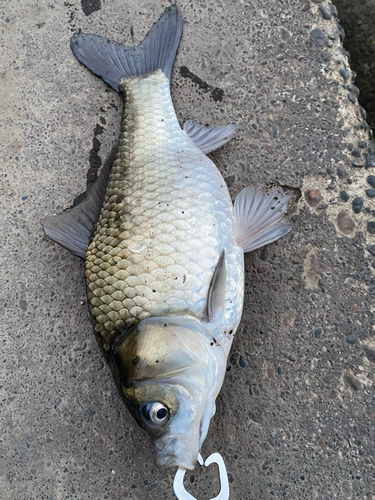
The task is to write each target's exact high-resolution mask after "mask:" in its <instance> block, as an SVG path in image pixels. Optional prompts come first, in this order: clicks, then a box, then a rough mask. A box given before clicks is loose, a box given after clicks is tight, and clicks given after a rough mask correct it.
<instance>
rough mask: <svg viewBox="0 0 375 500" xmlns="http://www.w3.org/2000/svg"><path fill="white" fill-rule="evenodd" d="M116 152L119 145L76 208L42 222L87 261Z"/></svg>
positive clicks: (53, 237)
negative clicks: (86, 256)
mask: <svg viewBox="0 0 375 500" xmlns="http://www.w3.org/2000/svg"><path fill="white" fill-rule="evenodd" d="M116 152H117V146H116V147H114V148H113V149H112V151H111V153H110V154H109V156H108V158H107V160H106V162H105V164H104V165H103V168H102V170H101V172H100V176H99V178H98V179H97V180H96V181H95V182H94V183H90V184H89V185H88V187H87V192H86V194H87V196H86V198H85V199H84V200H83V201H82V202H81V203H80V204H79V205H77V206H76V207H74V208H71V209H70V210H68V211H67V212H64V213H62V214H60V215H57V216H50V217H46V218H45V219H42V220H41V224H42V226H43V231H44V233H45V234H46V236H48V237H49V238H51V240H53V241H56V243H59V244H60V245H62V246H63V247H65V248H67V249H68V250H70V252H71V253H72V254H73V255H78V257H82V259H84V258H85V254H86V250H87V247H88V246H89V242H90V238H91V234H92V231H93V229H94V226H95V223H96V221H97V219H98V217H99V214H100V210H101V208H102V205H103V202H104V197H105V191H106V188H107V184H108V177H109V173H110V171H111V168H112V164H113V160H114V158H115V155H116Z"/></svg>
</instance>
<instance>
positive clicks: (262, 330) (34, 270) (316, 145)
mask: <svg viewBox="0 0 375 500" xmlns="http://www.w3.org/2000/svg"><path fill="white" fill-rule="evenodd" d="M178 4H179V6H180V9H181V12H182V15H183V17H184V19H185V26H184V33H183V37H182V41H181V45H180V49H179V52H178V55H177V60H176V63H175V67H174V72H173V77H172V94H173V99H174V102H175V106H176V111H177V115H178V117H179V119H180V120H181V122H182V121H183V120H185V119H193V120H196V121H200V122H202V123H217V124H223V123H230V122H235V123H236V124H237V135H236V138H235V139H234V140H233V141H231V142H230V143H229V144H227V145H226V146H225V147H223V148H222V149H221V150H219V151H217V152H215V153H214V154H213V155H212V157H213V159H214V161H215V162H216V164H217V165H218V167H219V169H220V170H221V172H222V173H223V175H224V177H225V178H226V180H227V182H228V185H229V187H230V191H231V193H232V194H233V197H234V196H235V195H236V193H237V192H238V191H239V190H240V189H241V188H242V187H243V186H245V185H247V184H249V183H252V182H259V181H264V182H277V183H280V184H282V185H285V186H288V187H289V188H290V189H291V190H292V192H294V193H296V194H298V192H299V191H298V190H300V191H301V192H302V194H303V195H302V197H301V198H300V199H299V201H298V202H295V203H294V205H293V207H292V210H291V214H290V217H291V221H292V223H293V229H292V232H291V233H290V234H289V235H288V236H287V237H285V238H283V239H282V240H281V241H280V242H278V243H274V244H272V245H269V246H268V247H267V249H266V250H263V251H256V252H254V253H252V254H249V255H247V256H246V270H247V274H246V290H245V306H244V316H243V320H242V323H241V325H240V328H239V331H238V333H237V335H236V338H235V341H234V345H233V349H232V353H233V354H232V355H231V358H230V361H229V362H228V373H227V376H226V379H225V383H224V387H223V389H222V391H221V393H220V395H219V397H218V400H217V414H216V416H215V417H214V418H213V421H212V424H211V428H210V431H209V435H208V437H207V440H206V442H205V444H204V449H203V453H204V455H205V456H208V455H209V454H210V453H212V452H215V451H219V452H220V453H222V455H223V456H224V459H225V461H226V465H227V469H228V474H229V480H230V487H231V498H232V499H235V500H259V499H262V500H269V499H283V498H291V499H298V500H299V499H303V498H306V499H309V500H312V499H320V500H321V499H340V500H348V499H354V498H359V499H374V498H375V485H374V483H375V468H374V465H375V447H374V441H375V403H374V395H375V391H374V372H375V336H374V333H375V332H374V330H375V317H374V308H373V298H374V293H375V279H374V267H375V256H374V253H375V250H374V248H375V247H373V248H371V247H370V250H368V249H367V248H368V247H369V246H370V245H374V243H375V242H374V232H375V227H374V226H375V215H374V209H375V207H374V198H370V197H369V194H367V193H370V195H372V192H368V191H367V193H366V190H368V189H371V186H370V185H369V184H368V182H367V180H366V179H367V177H368V176H369V175H374V168H373V165H374V159H373V155H374V145H373V144H372V143H371V142H370V141H369V134H368V131H367V130H366V129H367V127H366V124H365V123H364V121H363V117H362V114H361V110H360V107H359V105H358V102H357V98H356V89H355V88H349V89H348V88H347V87H346V86H347V85H349V84H351V69H350V66H349V63H348V60H347V56H346V54H345V52H343V50H342V46H341V42H340V38H339V32H338V31H337V27H336V21H335V17H334V16H332V15H331V14H329V15H328V14H327V12H328V11H327V8H325V9H323V11H322V9H321V10H319V8H320V7H322V6H326V7H327V6H329V1H327V2H326V3H324V4H323V3H319V2H317V1H314V2H309V1H307V0H306V1H305V0H283V1H280V0H243V1H241V0H238V1H236V0H226V1H224V0H218V1H215V2H213V1H202V2H199V1H195V0H194V1H190V2H189V1H188V0H180V1H179V2H178ZM167 5H168V2H152V1H149V0H142V1H135V0H129V1H127V2H124V1H122V0H106V1H105V2H104V0H102V1H101V2H100V1H99V0H96V1H94V2H89V1H84V9H83V8H82V4H81V2H80V1H79V0H69V1H67V2H57V1H53V0H51V1H45V0H39V1H32V0H22V1H17V0H11V1H4V2H2V3H1V61H2V69H1V74H0V88H1V100H0V101H1V111H2V120H1V127H0V131H1V132H0V134H1V141H0V143H1V145H0V148H1V155H0V156H1V172H0V175H1V177H0V182H1V185H0V187H1V190H0V196H1V207H0V210H1V218H0V220H1V237H0V243H1V255H0V258H1V275H0V278H1V289H0V294H1V302H0V311H1V323H0V324H1V326H0V339H1V346H2V347H1V384H0V385H1V388H0V394H1V407H0V426H1V438H0V439H1V441H0V498H1V499H2V500H36V499H38V500H41V499H43V500H45V499H48V500H62V499H68V498H69V499H79V500H87V499H100V500H101V499H115V500H117V499H121V498H132V499H138V500H144V499H151V498H152V499H153V498H164V499H172V498H174V496H173V493H172V481H173V477H174V473H175V470H173V469H158V468H157V467H155V466H154V462H153V451H152V445H151V442H150V440H149V438H148V436H147V435H145V434H144V433H143V431H142V430H141V429H140V428H138V427H137V425H136V424H135V422H134V421H133V419H132V418H131V417H130V416H129V415H128V413H127V411H126V409H125V408H124V407H123V405H122V403H121V401H120V398H119V396H118V395H117V393H116V390H115V386H114V384H113V382H112V379H111V376H110V373H109V369H108V367H107V366H106V365H105V363H104V361H103V358H102V355H101V353H100V351H99V348H98V347H97V345H96V342H95V338H94V335H93V331H92V325H91V323H90V318H89V314H88V310H87V304H86V298H85V286H84V276H83V263H82V262H81V261H80V260H79V259H78V258H76V257H73V256H71V255H70V254H69V253H68V252H67V251H65V250H64V249H62V248H60V247H59V246H57V245H56V244H54V243H53V242H51V241H49V240H48V239H47V238H45V237H44V236H43V234H42V230H41V226H40V223H39V221H40V219H41V218H42V217H44V216H46V215H49V214H51V213H58V212H60V211H61V210H62V209H64V208H65V207H68V206H70V205H71V204H72V202H73V200H74V199H75V198H76V197H77V196H78V195H79V194H80V193H81V192H82V191H84V189H85V184H86V174H87V172H88V169H89V163H90V159H91V166H94V167H95V166H97V165H98V161H99V159H100V158H101V159H104V158H105V156H106V154H107V153H108V152H109V151H110V149H111V146H112V145H113V143H114V142H115V140H116V136H117V132H118V128H119V121H120V109H121V100H120V97H119V96H118V95H117V94H116V93H115V92H114V91H113V90H111V89H110V88H108V87H107V86H106V85H105V84H104V83H103V82H102V81H100V80H99V79H97V78H96V77H95V76H93V75H91V74H90V73H89V71H87V70H86V69H85V68H84V67H83V66H81V65H79V63H78V62H77V61H76V60H75V59H74V57H73V55H72V54H71V52H70V48H69V39H70V37H71V35H72V33H74V32H75V31H76V30H78V29H82V30H83V31H89V32H93V33H97V34H101V35H104V36H107V37H108V38H112V39H114V40H117V41H120V42H123V41H125V42H127V43H129V44H136V43H138V42H140V41H141V40H142V39H143V37H144V35H145V34H146V32H147V31H148V29H149V28H150V26H151V25H152V23H153V22H154V21H155V20H156V19H157V18H158V17H159V16H160V14H161V13H162V12H163V10H164V8H165V7H166V6H167ZM95 9H96V10H95ZM84 10H85V12H86V13H85V12H84ZM90 12H91V13H90ZM328 13H329V12H328ZM323 14H324V15H325V17H330V19H325V18H324V15H323ZM182 66H186V67H187V68H188V69H189V70H190V72H191V73H193V74H194V75H197V76H198V77H199V78H200V79H201V81H199V80H196V82H197V83H194V81H193V80H194V77H193V80H192V79H191V78H189V75H190V76H191V74H190V73H188V72H186V70H183V71H182V73H181V71H180V68H181V67H182ZM343 70H344V71H343ZM345 70H347V71H345ZM340 71H341V74H340ZM183 75H185V76H183ZM343 76H344V77H347V81H344V78H343ZM203 82H207V83H208V84H209V85H210V87H208V88H205V85H204V84H203ZM215 88H217V89H221V90H222V91H223V95H222V100H221V101H220V100H216V101H215V100H214V98H213V97H214V96H216V97H217V95H218V94H217V92H216V93H215V94H212V91H213V90H214V89H215ZM220 94H221V93H220V92H219V95H220ZM98 125H99V126H100V127H102V128H100V127H98ZM98 148H99V149H98ZM90 175H91V174H90ZM370 181H371V182H372V181H375V179H373V178H370ZM343 192H344V193H343ZM358 198H360V199H358ZM344 200H347V201H344ZM353 202H354V204H353ZM354 209H355V210H354ZM186 484H187V488H188V489H189V491H190V492H191V493H192V494H193V495H195V496H196V497H197V498H198V499H210V498H212V497H213V496H214V494H216V493H217V490H218V479H217V476H216V471H215V469H211V468H210V469H208V470H204V471H202V470H199V469H198V468H197V469H196V470H195V471H194V472H192V473H191V474H188V477H187V481H186Z"/></svg>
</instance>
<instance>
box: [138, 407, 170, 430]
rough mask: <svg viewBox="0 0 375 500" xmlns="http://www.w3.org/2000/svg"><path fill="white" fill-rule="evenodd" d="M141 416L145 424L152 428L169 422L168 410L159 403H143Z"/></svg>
mask: <svg viewBox="0 0 375 500" xmlns="http://www.w3.org/2000/svg"><path fill="white" fill-rule="evenodd" d="M141 415H142V417H143V419H144V420H145V422H146V423H147V424H148V425H151V426H152V427H154V426H156V427H159V426H162V425H164V424H165V423H166V422H168V420H169V415H170V414H169V408H168V406H166V405H165V404H163V403H160V402H150V403H143V404H142V406H141Z"/></svg>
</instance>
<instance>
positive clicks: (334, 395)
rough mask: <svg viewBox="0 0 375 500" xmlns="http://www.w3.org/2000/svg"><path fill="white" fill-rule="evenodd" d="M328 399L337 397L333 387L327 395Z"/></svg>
mask: <svg viewBox="0 0 375 500" xmlns="http://www.w3.org/2000/svg"><path fill="white" fill-rule="evenodd" d="M328 397H329V399H335V398H336V397H337V392H336V391H335V389H333V390H332V391H331V392H330V393H329V395H328Z"/></svg>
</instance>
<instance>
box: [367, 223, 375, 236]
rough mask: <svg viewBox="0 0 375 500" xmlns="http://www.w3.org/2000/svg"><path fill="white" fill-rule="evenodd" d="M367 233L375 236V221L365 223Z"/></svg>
mask: <svg viewBox="0 0 375 500" xmlns="http://www.w3.org/2000/svg"><path fill="white" fill-rule="evenodd" d="M367 231H368V232H369V233H370V234H375V221H373V220H372V221H370V222H368V223H367Z"/></svg>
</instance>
